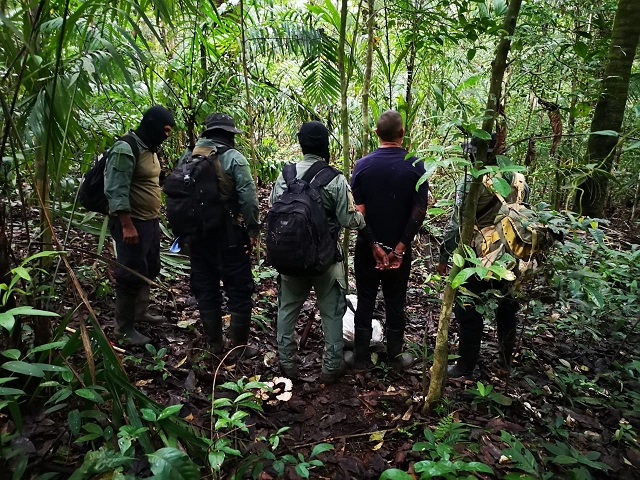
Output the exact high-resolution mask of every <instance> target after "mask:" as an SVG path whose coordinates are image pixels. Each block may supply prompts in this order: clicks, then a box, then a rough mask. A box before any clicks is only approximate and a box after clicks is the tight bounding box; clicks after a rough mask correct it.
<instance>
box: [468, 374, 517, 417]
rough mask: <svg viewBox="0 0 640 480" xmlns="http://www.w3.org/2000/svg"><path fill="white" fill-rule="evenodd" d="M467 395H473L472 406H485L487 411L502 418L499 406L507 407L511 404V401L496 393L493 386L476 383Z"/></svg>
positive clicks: (502, 413)
mask: <svg viewBox="0 0 640 480" xmlns="http://www.w3.org/2000/svg"><path fill="white" fill-rule="evenodd" d="M469 393H470V394H471V395H473V397H474V398H473V400H472V401H471V404H472V405H475V406H480V405H483V406H486V408H487V409H488V410H489V411H495V412H497V413H499V414H500V416H504V412H502V410H501V409H500V407H499V406H509V405H511V404H512V403H513V400H512V399H511V398H509V397H507V396H506V395H504V394H502V393H500V392H496V391H495V390H494V388H493V385H485V384H484V383H482V382H480V381H479V382H477V383H476V386H475V387H473V388H470V389H469Z"/></svg>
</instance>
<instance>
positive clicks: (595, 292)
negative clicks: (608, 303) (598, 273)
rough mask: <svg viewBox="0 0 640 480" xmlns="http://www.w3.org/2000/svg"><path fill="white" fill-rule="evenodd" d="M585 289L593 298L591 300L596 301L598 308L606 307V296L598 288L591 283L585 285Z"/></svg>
mask: <svg viewBox="0 0 640 480" xmlns="http://www.w3.org/2000/svg"><path fill="white" fill-rule="evenodd" d="M584 289H585V290H586V292H587V293H588V294H589V298H590V299H591V301H592V302H593V303H595V304H596V306H597V307H598V308H602V307H604V305H605V302H604V298H603V297H602V294H601V293H600V292H599V291H598V290H596V289H595V288H593V287H592V286H590V285H585V286H584Z"/></svg>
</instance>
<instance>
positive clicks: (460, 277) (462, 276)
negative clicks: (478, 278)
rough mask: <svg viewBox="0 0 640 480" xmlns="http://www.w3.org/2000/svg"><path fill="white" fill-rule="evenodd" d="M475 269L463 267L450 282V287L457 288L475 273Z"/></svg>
mask: <svg viewBox="0 0 640 480" xmlns="http://www.w3.org/2000/svg"><path fill="white" fill-rule="evenodd" d="M475 270H476V269H475V268H465V269H464V270H462V271H460V272H459V273H458V274H457V275H456V276H455V278H454V279H453V281H452V282H451V287H452V288H458V287H459V286H460V285H462V284H463V283H464V282H466V281H467V279H468V278H469V277H470V276H472V275H475V273H476V271H475Z"/></svg>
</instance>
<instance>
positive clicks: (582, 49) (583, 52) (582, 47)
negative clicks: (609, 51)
mask: <svg viewBox="0 0 640 480" xmlns="http://www.w3.org/2000/svg"><path fill="white" fill-rule="evenodd" d="M573 51H574V52H576V55H578V56H579V57H580V58H587V56H588V55H589V47H588V46H587V44H586V43H584V42H581V41H579V40H578V41H577V42H576V43H575V44H574V45H573Z"/></svg>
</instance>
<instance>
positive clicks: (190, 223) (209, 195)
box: [162, 147, 229, 237]
mask: <svg viewBox="0 0 640 480" xmlns="http://www.w3.org/2000/svg"><path fill="white" fill-rule="evenodd" d="M226 150H228V149H224V150H223V149H221V148H218V149H216V148H215V147H214V148H213V150H212V152H211V153H210V154H209V155H208V156H204V155H193V152H191V151H190V152H188V154H187V158H186V159H185V161H184V162H182V163H181V164H179V165H178V166H177V167H175V168H174V169H173V171H172V172H171V173H170V174H169V175H168V176H167V178H166V179H165V181H164V186H163V187H162V190H163V191H164V193H165V194H166V203H167V220H168V221H169V227H170V228H171V230H172V231H173V233H174V235H176V236H177V237H179V236H187V235H193V234H203V233H206V232H208V231H211V230H214V229H216V228H219V227H221V226H223V224H224V220H225V218H226V217H228V216H229V213H228V212H229V209H228V208H227V206H226V205H225V202H224V201H223V200H222V198H221V195H220V180H219V178H218V168H217V167H219V165H220V159H219V155H221V154H222V153H224V152H225V151H226ZM216 164H217V165H216ZM219 168H220V170H221V167H219ZM221 173H222V172H221Z"/></svg>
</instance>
